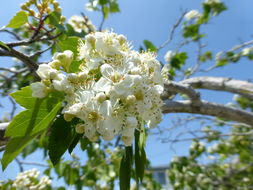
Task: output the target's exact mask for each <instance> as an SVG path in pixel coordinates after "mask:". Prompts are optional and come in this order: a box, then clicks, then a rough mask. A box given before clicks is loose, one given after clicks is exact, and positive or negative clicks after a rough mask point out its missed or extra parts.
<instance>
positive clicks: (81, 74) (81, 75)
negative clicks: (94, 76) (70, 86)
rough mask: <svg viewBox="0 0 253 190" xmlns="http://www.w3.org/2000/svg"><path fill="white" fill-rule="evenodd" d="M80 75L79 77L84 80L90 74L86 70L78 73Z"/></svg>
mask: <svg viewBox="0 0 253 190" xmlns="http://www.w3.org/2000/svg"><path fill="white" fill-rule="evenodd" d="M78 77H79V80H80V81H82V82H83V81H85V80H86V79H87V77H88V75H87V73H85V72H80V73H78Z"/></svg>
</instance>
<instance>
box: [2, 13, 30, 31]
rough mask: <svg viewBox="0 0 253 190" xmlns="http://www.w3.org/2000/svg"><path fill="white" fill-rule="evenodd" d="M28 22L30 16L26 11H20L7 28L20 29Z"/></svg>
mask: <svg viewBox="0 0 253 190" xmlns="http://www.w3.org/2000/svg"><path fill="white" fill-rule="evenodd" d="M27 22H28V14H27V12H25V11H19V12H17V13H16V15H15V16H14V17H13V18H12V19H11V20H10V22H9V24H8V25H7V26H6V27H9V28H19V27H21V26H23V25H24V24H26V23H27Z"/></svg>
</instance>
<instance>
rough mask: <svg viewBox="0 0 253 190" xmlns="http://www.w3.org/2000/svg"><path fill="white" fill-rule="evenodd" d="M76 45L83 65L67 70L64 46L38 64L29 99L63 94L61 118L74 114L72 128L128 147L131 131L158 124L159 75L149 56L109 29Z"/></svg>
mask: <svg viewBox="0 0 253 190" xmlns="http://www.w3.org/2000/svg"><path fill="white" fill-rule="evenodd" d="M77 48H78V52H79V59H80V61H82V63H81V65H80V66H79V71H78V72H76V73H70V72H69V71H70V66H71V63H72V61H73V53H72V52H71V51H69V50H67V51H64V52H63V53H56V54H55V55H54V56H53V61H52V62H50V63H49V64H41V65H40V66H39V68H38V70H37V74H38V75H39V76H40V78H41V79H42V81H41V82H37V83H34V84H32V90H33V94H32V95H33V96H34V97H37V98H44V97H46V96H47V94H48V93H50V91H52V90H56V91H60V92H63V93H64V95H65V105H64V108H63V110H62V114H64V118H65V120H66V121H71V120H72V119H73V118H79V119H80V121H82V122H80V123H79V124H77V125H76V132H77V133H81V134H82V133H83V134H84V136H86V137H87V138H88V139H89V140H91V141H95V140H97V139H98V137H99V136H102V138H103V139H104V140H108V141H109V140H112V139H113V138H114V136H116V135H121V136H122V140H123V142H124V144H125V145H126V146H130V145H131V144H132V141H133V138H134V131H135V129H139V130H140V128H141V125H143V124H146V125H147V127H150V128H152V127H155V126H156V125H157V124H158V123H160V122H161V118H162V112H161V106H162V105H163V102H162V100H161V98H160V94H161V93H162V92H163V78H162V75H161V65H160V63H159V61H157V60H156V57H155V55H154V54H152V53H151V52H142V53H139V52H137V51H134V50H132V49H131V46H130V44H129V43H128V42H127V40H126V38H125V36H123V35H117V34H115V33H113V32H109V31H104V32H96V33H91V34H89V35H87V36H86V37H85V40H84V43H83V42H80V45H79V47H77Z"/></svg>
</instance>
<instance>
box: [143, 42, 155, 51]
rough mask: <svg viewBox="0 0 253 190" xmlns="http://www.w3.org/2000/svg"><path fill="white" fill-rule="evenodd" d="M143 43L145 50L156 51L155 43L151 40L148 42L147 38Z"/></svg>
mask: <svg viewBox="0 0 253 190" xmlns="http://www.w3.org/2000/svg"><path fill="white" fill-rule="evenodd" d="M143 43H144V45H145V47H146V49H147V50H149V51H153V52H157V48H156V47H155V45H154V44H153V43H152V42H150V41H148V40H144V41H143Z"/></svg>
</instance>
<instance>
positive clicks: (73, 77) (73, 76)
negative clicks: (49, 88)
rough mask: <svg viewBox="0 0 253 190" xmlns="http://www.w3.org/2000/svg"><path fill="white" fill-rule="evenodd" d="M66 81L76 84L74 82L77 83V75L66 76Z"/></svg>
mask: <svg viewBox="0 0 253 190" xmlns="http://www.w3.org/2000/svg"><path fill="white" fill-rule="evenodd" d="M68 80H69V81H70V82H73V83H76V82H78V75H77V74H75V73H70V74H69V75H68Z"/></svg>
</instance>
